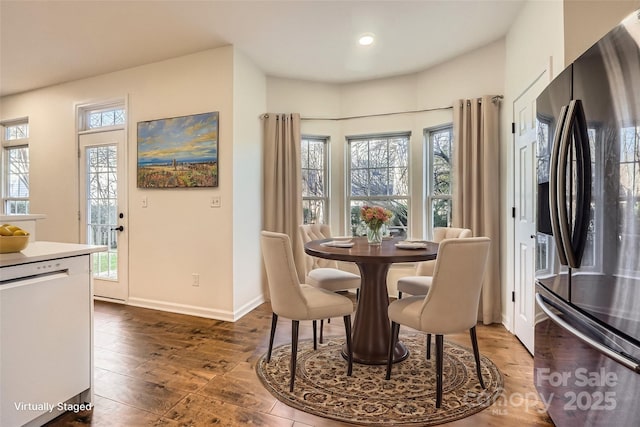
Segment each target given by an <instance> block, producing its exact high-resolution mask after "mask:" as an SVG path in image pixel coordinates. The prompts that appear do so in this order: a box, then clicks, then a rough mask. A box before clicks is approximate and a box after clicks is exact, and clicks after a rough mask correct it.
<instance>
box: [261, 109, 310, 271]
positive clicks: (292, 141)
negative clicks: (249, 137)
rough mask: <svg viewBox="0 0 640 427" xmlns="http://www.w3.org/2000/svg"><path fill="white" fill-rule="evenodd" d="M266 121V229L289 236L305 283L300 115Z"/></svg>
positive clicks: (273, 116) (268, 116)
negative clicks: (302, 245) (299, 237)
mask: <svg viewBox="0 0 640 427" xmlns="http://www.w3.org/2000/svg"><path fill="white" fill-rule="evenodd" d="M262 120H263V138H264V144H263V162H264V163H263V167H262V168H263V176H264V183H263V185H264V187H263V194H264V202H263V210H264V211H263V218H264V224H263V229H264V230H267V231H275V232H278V233H285V234H287V235H289V238H290V239H291V244H292V246H293V254H294V256H295V262H296V267H297V268H298V276H300V275H301V274H302V276H300V280H301V281H304V258H303V250H302V248H301V246H300V242H299V239H298V226H299V225H300V224H302V172H301V165H300V115H299V114H297V113H296V114H272V113H269V114H265V115H263V116H262Z"/></svg>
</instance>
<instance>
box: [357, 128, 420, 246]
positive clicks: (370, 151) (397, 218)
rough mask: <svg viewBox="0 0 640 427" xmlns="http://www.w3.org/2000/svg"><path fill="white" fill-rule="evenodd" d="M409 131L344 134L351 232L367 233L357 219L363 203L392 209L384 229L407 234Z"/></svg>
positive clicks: (359, 234) (395, 233) (388, 231)
mask: <svg viewBox="0 0 640 427" xmlns="http://www.w3.org/2000/svg"><path fill="white" fill-rule="evenodd" d="M409 137H410V133H402V134H392V135H373V136H366V137H351V138H347V142H348V145H349V162H348V165H349V166H348V168H349V170H348V177H349V182H348V188H349V190H348V191H349V192H348V206H349V220H350V225H351V233H352V234H353V235H355V236H362V235H366V225H365V224H364V223H363V222H362V221H361V220H360V208H361V207H362V206H364V205H375V206H381V207H384V208H386V209H388V210H390V211H391V212H393V217H392V219H391V222H390V224H389V226H388V227H387V230H386V232H387V233H389V234H393V235H398V236H403V237H404V236H406V235H407V224H408V212H409V202H410V197H409Z"/></svg>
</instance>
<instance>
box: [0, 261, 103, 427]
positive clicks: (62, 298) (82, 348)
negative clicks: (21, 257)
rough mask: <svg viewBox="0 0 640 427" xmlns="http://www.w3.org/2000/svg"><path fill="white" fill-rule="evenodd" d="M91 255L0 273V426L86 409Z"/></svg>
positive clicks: (89, 373)
mask: <svg viewBox="0 0 640 427" xmlns="http://www.w3.org/2000/svg"><path fill="white" fill-rule="evenodd" d="M90 262H91V257H90V255H88V254H85V255H81V256H71V257H63V258H57V259H49V260H46V261H38V262H28V263H24V264H20V265H12V266H8V267H4V268H2V270H1V271H0V401H1V406H0V411H1V412H0V426H3V427H14V426H23V425H42V424H43V423H45V422H47V421H49V420H50V419H53V418H55V417H56V416H57V415H59V414H61V413H62V412H64V411H65V410H68V409H69V406H68V405H69V404H68V403H67V402H77V403H84V402H87V403H89V402H90V401H91V398H92V396H91V383H92V360H91V355H92V352H91V345H92V327H93V325H92V319H93V312H92V310H93V300H92V295H91V293H92V289H91V276H90V270H91V265H90Z"/></svg>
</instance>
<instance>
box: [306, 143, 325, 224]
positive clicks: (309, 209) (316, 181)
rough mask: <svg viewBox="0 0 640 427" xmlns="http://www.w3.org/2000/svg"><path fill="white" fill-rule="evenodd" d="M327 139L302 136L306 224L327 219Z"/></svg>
mask: <svg viewBox="0 0 640 427" xmlns="http://www.w3.org/2000/svg"><path fill="white" fill-rule="evenodd" d="M327 144H328V138H327V137H311V136H302V141H301V150H300V151H301V153H302V210H303V215H304V217H303V220H304V223H305V224H325V223H326V218H327V205H328V199H327V176H328V173H327V151H328V150H327Z"/></svg>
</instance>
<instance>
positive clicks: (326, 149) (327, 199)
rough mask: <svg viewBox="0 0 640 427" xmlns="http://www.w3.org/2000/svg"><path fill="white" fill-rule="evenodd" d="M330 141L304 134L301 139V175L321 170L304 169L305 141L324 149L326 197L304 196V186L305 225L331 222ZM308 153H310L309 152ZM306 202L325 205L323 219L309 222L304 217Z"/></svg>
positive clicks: (326, 138) (324, 137)
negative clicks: (317, 144)
mask: <svg viewBox="0 0 640 427" xmlns="http://www.w3.org/2000/svg"><path fill="white" fill-rule="evenodd" d="M329 140H330V138H329V137H328V136H320V135H306V134H303V135H301V137H300V157H301V163H300V169H301V174H302V175H303V176H304V172H305V170H319V169H311V168H304V167H303V166H302V165H303V162H302V153H303V148H302V145H303V144H304V143H305V141H313V142H319V143H321V144H323V145H322V147H323V153H322V155H323V160H322V163H323V166H324V168H323V170H322V175H323V183H324V188H323V190H324V195H323V196H305V195H304V186H303V189H302V211H303V218H302V222H303V224H328V223H329V222H328V221H327V220H328V218H329V216H328V215H329V203H330V197H329V194H330V180H331V176H330V173H329V171H330V168H329ZM307 152H308V151H307ZM305 201H311V202H322V204H323V210H322V217H321V218H320V221H318V219H317V218H315V221H312V222H308V221H307V218H306V216H305V215H304V208H305Z"/></svg>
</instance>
